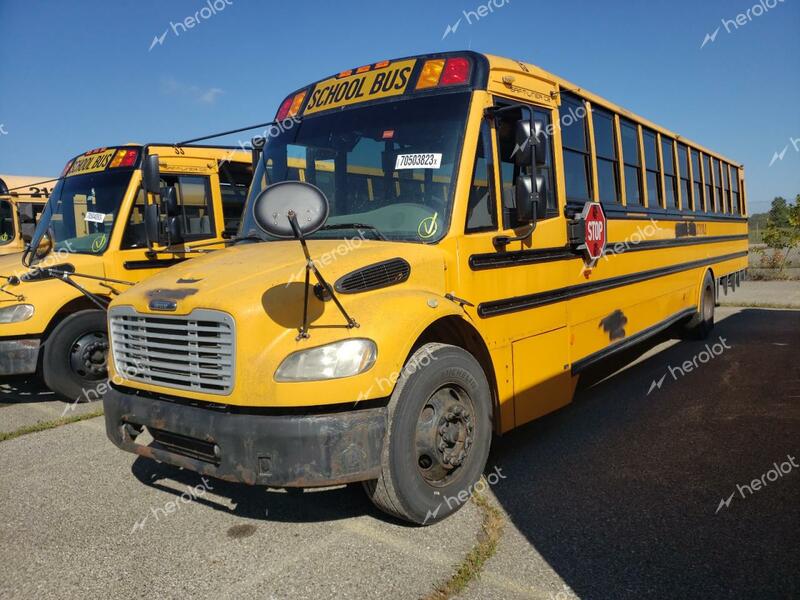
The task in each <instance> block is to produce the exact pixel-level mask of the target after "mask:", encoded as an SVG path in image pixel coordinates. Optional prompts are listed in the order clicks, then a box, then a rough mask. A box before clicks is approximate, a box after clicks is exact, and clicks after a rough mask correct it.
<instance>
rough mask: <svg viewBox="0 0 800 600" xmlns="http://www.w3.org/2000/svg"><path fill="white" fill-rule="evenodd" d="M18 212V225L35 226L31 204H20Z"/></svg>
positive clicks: (34, 214)
mask: <svg viewBox="0 0 800 600" xmlns="http://www.w3.org/2000/svg"><path fill="white" fill-rule="evenodd" d="M18 210H19V220H20V223H33V224H34V225H35V224H36V213H35V212H34V210H33V204H30V203H27V202H26V203H25V204H21V205H20V206H19V209H18Z"/></svg>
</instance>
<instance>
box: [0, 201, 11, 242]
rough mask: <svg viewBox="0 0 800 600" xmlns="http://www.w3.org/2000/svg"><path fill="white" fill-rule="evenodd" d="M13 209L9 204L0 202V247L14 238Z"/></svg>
mask: <svg viewBox="0 0 800 600" xmlns="http://www.w3.org/2000/svg"><path fill="white" fill-rule="evenodd" d="M12 211H13V207H12V206H11V203H10V202H7V201H6V200H0V245H2V244H5V243H7V242H9V241H11V239H12V238H13V237H14V222H13V220H12V217H13V214H14V213H13V212H12Z"/></svg>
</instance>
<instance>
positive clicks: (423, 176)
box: [240, 93, 470, 243]
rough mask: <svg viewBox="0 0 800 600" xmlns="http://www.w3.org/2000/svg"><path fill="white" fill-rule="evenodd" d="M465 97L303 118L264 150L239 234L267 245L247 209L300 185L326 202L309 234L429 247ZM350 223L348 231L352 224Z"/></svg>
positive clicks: (440, 228)
mask: <svg viewBox="0 0 800 600" xmlns="http://www.w3.org/2000/svg"><path fill="white" fill-rule="evenodd" d="M469 98H470V96H469V94H468V93H453V94H439V95H433V96H427V97H423V98H416V99H410V100H400V101H394V102H388V103H382V104H376V105H372V106H365V107H359V108H355V109H350V110H344V111H334V112H330V113H327V114H322V115H319V116H312V117H307V118H304V119H303V120H302V121H300V122H299V123H295V124H293V126H291V127H286V126H282V128H281V131H280V133H278V135H276V136H274V137H271V138H270V139H269V140H268V141H267V143H266V145H265V148H264V155H263V160H262V161H261V163H260V165H259V167H258V170H257V172H256V176H255V178H254V180H253V186H252V189H251V191H250V198H249V200H248V208H247V210H246V214H245V219H244V221H243V223H242V227H241V229H240V236H241V237H248V238H249V237H253V236H256V237H257V238H261V239H263V240H265V241H266V240H268V239H269V237H268V236H267V235H266V234H264V233H263V232H261V231H260V230H259V229H258V227H257V226H256V224H255V220H254V218H253V214H252V205H253V201H254V199H255V198H256V197H257V196H258V194H259V193H260V192H261V191H262V190H263V189H264V188H265V187H266V186H268V185H271V184H273V183H278V182H281V181H305V182H307V183H311V184H314V185H316V186H317V187H318V188H320V189H321V190H322V191H323V192H324V193H325V195H326V196H327V197H328V200H329V202H330V217H329V219H328V222H327V224H326V225H325V226H324V227H323V229H322V230H320V231H318V232H317V233H316V234H314V237H318V238H320V237H323V238H324V237H329V238H337V237H338V238H342V237H352V236H353V235H354V231H358V230H360V229H362V227H360V226H366V227H363V229H366V231H364V235H365V236H368V235H371V234H370V232H372V235H374V236H375V237H376V238H380V239H387V240H398V241H411V242H422V243H431V242H436V241H438V240H440V239H441V238H442V237H443V236H444V234H445V233H446V232H447V227H448V224H449V220H450V211H451V205H452V196H453V188H454V185H455V176H456V173H457V172H458V160H459V156H460V150H461V144H462V139H463V136H464V128H465V125H466V119H467V110H468V108H469ZM351 226H352V227H351Z"/></svg>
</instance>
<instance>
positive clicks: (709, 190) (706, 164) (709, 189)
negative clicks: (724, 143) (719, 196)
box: [703, 154, 716, 213]
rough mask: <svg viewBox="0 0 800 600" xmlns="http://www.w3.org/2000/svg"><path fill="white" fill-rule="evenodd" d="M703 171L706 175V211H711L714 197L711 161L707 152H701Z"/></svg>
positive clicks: (714, 201)
mask: <svg viewBox="0 0 800 600" xmlns="http://www.w3.org/2000/svg"><path fill="white" fill-rule="evenodd" d="M703 171H704V173H705V177H706V212H709V213H712V212H714V210H715V208H714V205H715V203H716V198H715V197H714V185H713V181H714V179H713V174H712V173H711V161H710V160H709V158H708V154H703Z"/></svg>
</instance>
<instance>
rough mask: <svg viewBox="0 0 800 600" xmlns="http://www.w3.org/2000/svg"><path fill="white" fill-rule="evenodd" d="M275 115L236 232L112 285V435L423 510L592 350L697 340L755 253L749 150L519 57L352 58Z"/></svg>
mask: <svg viewBox="0 0 800 600" xmlns="http://www.w3.org/2000/svg"><path fill="white" fill-rule="evenodd" d="M274 127H275V129H276V132H275V135H273V136H271V137H270V139H269V140H268V141H267V142H266V144H265V145H264V147H263V152H262V155H261V157H260V159H259V163H258V166H257V169H256V172H255V176H254V180H253V184H252V186H251V191H250V197H249V199H248V204H247V206H246V208H245V217H244V221H243V224H242V229H241V232H240V235H239V238H240V241H239V242H238V243H236V244H234V245H233V246H232V247H230V248H227V249H225V250H223V251H220V252H218V253H215V254H213V255H211V256H208V257H203V258H200V259H198V260H194V261H192V262H191V263H189V264H186V265H180V266H176V267H173V268H171V269H168V270H166V271H164V272H163V273H161V274H159V275H157V276H155V277H153V278H151V279H150V280H148V281H147V282H145V283H144V284H142V285H139V286H137V287H136V288H133V289H131V290H129V291H127V292H125V293H124V294H122V295H121V296H119V297H117V298H115V299H114V301H113V302H112V304H111V308H110V310H109V327H110V332H111V334H110V340H111V354H112V357H113V361H112V368H111V376H112V384H111V387H110V389H109V391H108V392H107V393H106V395H105V397H104V405H105V414H106V426H107V432H108V436H109V438H110V439H111V440H112V441H113V443H114V444H116V445H117V446H119V447H120V448H122V449H124V450H127V451H129V452H133V453H136V454H139V455H142V456H147V457H151V458H154V459H156V460H159V461H163V462H166V463H171V464H174V465H178V466H180V467H184V468H187V469H192V470H195V471H197V472H199V473H202V474H204V475H210V476H214V477H219V478H222V479H226V480H233V481H242V482H246V483H248V484H255V485H267V486H277V487H313V486H326V485H333V484H341V483H346V482H363V484H364V489H365V490H366V492H367V494H368V495H369V497H370V498H371V499H372V501H373V502H374V503H375V504H376V505H377V506H378V507H380V508H381V509H383V510H385V511H387V512H389V513H391V514H394V515H396V516H398V517H400V518H403V519H406V520H408V521H410V522H413V523H418V524H426V523H432V522H435V521H437V520H440V519H442V518H444V517H446V516H447V515H449V514H451V513H452V512H454V511H455V510H457V509H458V508H459V507H460V506H461V505H462V504H463V502H464V500H465V499H466V498H468V497H469V493H470V491H472V489H473V486H474V485H475V484H476V482H477V481H478V479H479V477H480V475H481V473H482V471H483V470H484V468H485V464H486V460H487V455H488V452H489V447H490V443H491V440H492V436H493V435H498V434H502V433H504V432H507V431H509V430H511V429H513V428H515V427H519V426H520V425H523V424H524V423H527V422H529V421H531V420H532V419H535V418H537V417H539V416H542V415H544V414H546V413H549V412H551V411H554V410H556V409H558V408H560V407H562V406H564V405H566V404H567V403H569V402H570V401H571V399H572V397H573V392H574V390H575V388H576V385H577V383H578V381H579V380H580V378H581V376H582V375H583V374H585V373H586V371H587V369H588V368H589V367H591V366H592V365H595V364H597V363H599V362H600V361H603V360H604V359H607V358H609V357H612V356H614V355H616V354H617V353H619V352H621V351H623V350H625V349H628V348H631V347H632V346H633V345H634V344H637V343H639V342H641V341H643V340H645V339H647V338H648V337H650V336H652V335H655V334H656V333H659V332H663V331H665V330H667V328H673V327H674V328H675V330H676V331H678V330H679V331H680V332H681V334H682V335H687V336H692V337H703V336H707V335H708V334H709V332H710V331H711V329H712V327H713V324H714V307H715V303H716V299H717V293H718V288H719V286H720V283H723V284H724V286H725V289H726V290H727V289H729V288H733V287H735V286H736V285H737V284H738V282H739V281H741V277H742V274H743V271H744V269H745V267H746V264H747V262H746V260H747V259H746V255H747V220H746V212H747V211H746V201H745V189H744V172H743V169H742V166H741V165H740V164H738V163H736V162H735V161H733V160H730V159H727V158H725V157H724V156H722V155H720V154H718V153H716V152H713V151H711V150H709V149H707V148H705V147H703V146H700V145H698V144H695V143H693V142H690V141H688V140H687V139H685V138H684V137H682V136H678V135H677V134H675V133H672V132H670V131H668V130H667V129H665V128H663V127H660V126H658V125H656V124H654V123H651V122H649V121H647V120H645V119H643V118H641V117H638V116H637V115H634V114H632V113H631V112H629V111H627V110H625V109H623V108H621V107H620V106H617V105H615V104H613V103H611V102H609V101H607V100H605V99H603V98H601V97H599V96H596V95H594V94H592V93H590V92H588V91H586V90H583V89H582V88H580V87H579V86H576V85H574V84H572V83H569V82H567V81H565V80H563V79H561V78H559V77H557V76H555V75H553V74H551V73H548V72H546V71H544V70H542V69H540V68H538V67H536V66H534V65H532V64H527V63H522V62H518V61H515V60H509V59H504V58H498V57H494V56H486V55H482V54H477V53H474V52H455V53H445V54H434V55H425V56H415V57H410V58H403V59H399V60H390V61H383V62H379V63H375V64H369V65H364V66H362V67H359V68H355V69H349V70H346V71H343V72H342V73H339V74H336V75H334V76H331V77H329V78H326V79H324V80H322V81H319V82H317V83H314V84H312V85H309V86H308V87H304V88H302V89H300V90H298V91H297V92H295V93H293V94H291V95H289V97H288V98H287V99H286V101H285V102H283V104H282V105H281V107H280V109H279V111H278V115H277V119H276V124H275V126H274ZM145 428H146V429H147V431H148V432H149V434H150V435H151V436H152V441H151V443H147V444H146V443H143V442H142V441H141V440H143V439H146V438H147V436H142V437H139V435H140V433H142V432H143V431H144V429H145Z"/></svg>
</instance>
